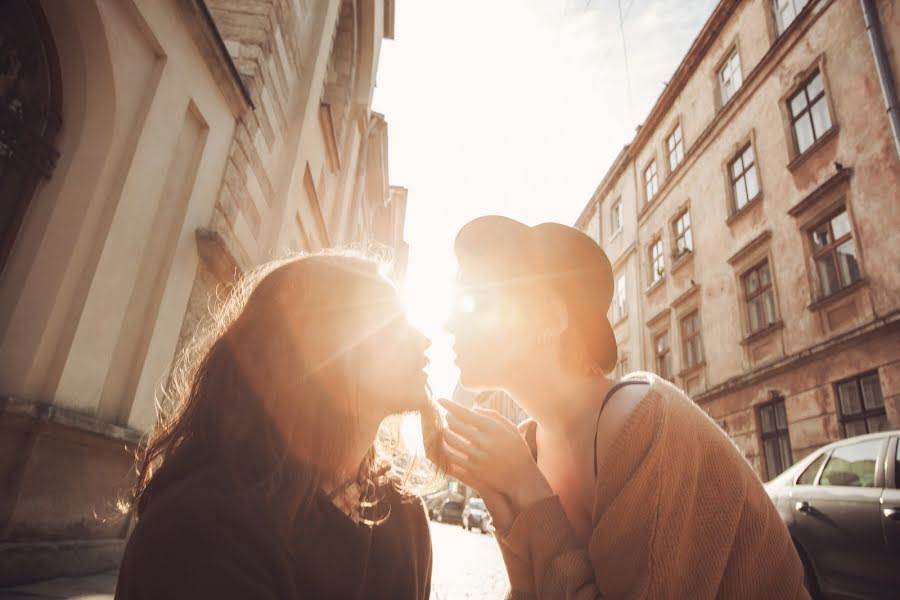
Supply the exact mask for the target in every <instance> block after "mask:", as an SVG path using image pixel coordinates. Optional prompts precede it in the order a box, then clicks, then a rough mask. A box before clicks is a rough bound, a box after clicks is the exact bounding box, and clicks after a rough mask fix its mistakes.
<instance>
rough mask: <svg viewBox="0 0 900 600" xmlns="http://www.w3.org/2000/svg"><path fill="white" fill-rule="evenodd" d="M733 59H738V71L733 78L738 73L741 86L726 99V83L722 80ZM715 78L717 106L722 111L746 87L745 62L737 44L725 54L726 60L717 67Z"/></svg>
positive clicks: (730, 47) (738, 85)
mask: <svg viewBox="0 0 900 600" xmlns="http://www.w3.org/2000/svg"><path fill="white" fill-rule="evenodd" d="M732 59H737V70H736V71H734V72H732V74H731V75H732V78H733V76H734V73H737V74H738V77H739V78H740V80H741V81H740V83H739V84H737V86H736V87H734V89H733V90H732V91H731V94H730V95H729V96H728V97H727V98H726V97H725V87H724V85H723V84H724V83H725V82H724V81H723V79H722V74H723V73H724V72H725V69H726V68H727V67H728V66H729V65H730V64H731V62H732ZM715 77H716V91H717V98H716V104H717V105H718V106H719V108H720V109H721V108H724V107H726V106H728V103H729V102H731V99H732V98H734V97H735V96H737V93H738V92H739V91H740V90H741V88H742V87H744V67H743V61H742V60H741V53H740V47H739V45H738V43H737V42H735V43H734V44H732V45H731V46H729V48H728V50H727V51H726V53H725V58H724V59H722V60H721V61H720V62H719V63H718V65H717V66H716V73H715Z"/></svg>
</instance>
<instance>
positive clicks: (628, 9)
mask: <svg viewBox="0 0 900 600" xmlns="http://www.w3.org/2000/svg"><path fill="white" fill-rule="evenodd" d="M632 6H634V0H631V2H629V3H628V6H626V7H625V11H624V12H625V15H624V16H623V17H622V20H623V21H624V20H625V19H627V18H628V14H629V13H630V12H631V7H632Z"/></svg>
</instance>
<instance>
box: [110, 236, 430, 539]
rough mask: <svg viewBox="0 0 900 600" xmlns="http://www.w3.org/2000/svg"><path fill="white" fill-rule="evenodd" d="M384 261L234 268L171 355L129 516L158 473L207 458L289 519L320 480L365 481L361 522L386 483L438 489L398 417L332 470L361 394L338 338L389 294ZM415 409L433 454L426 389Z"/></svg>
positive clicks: (410, 489)
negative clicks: (349, 469) (350, 461)
mask: <svg viewBox="0 0 900 600" xmlns="http://www.w3.org/2000/svg"><path fill="white" fill-rule="evenodd" d="M383 266H384V265H383V263H380V262H378V261H376V260H374V259H371V258H368V257H366V256H363V255H361V254H348V253H346V252H344V253H329V254H324V253H320V254H316V255H307V256H299V257H292V258H288V259H283V260H279V261H273V262H270V263H267V264H265V265H263V266H261V267H259V268H257V269H256V270H254V271H252V272H250V273H248V274H246V275H245V276H243V277H242V278H241V280H240V281H239V282H237V284H235V286H234V287H233V289H231V291H230V293H229V294H228V295H227V297H226V299H225V300H224V301H223V302H221V303H220V304H219V306H218V307H217V308H215V309H214V310H212V311H211V315H210V317H209V318H208V319H207V320H206V321H205V323H202V324H201V327H199V328H198V332H197V334H196V335H195V336H194V338H193V340H192V341H191V342H190V343H189V344H187V346H186V347H185V349H184V350H183V352H182V353H181V355H180V356H179V357H178V359H177V360H176V362H175V364H174V366H173V369H172V372H171V375H170V377H169V379H168V384H167V385H166V387H165V389H164V391H163V394H162V396H161V399H160V401H159V402H158V403H157V404H158V409H159V418H158V423H157V426H156V427H155V428H154V430H153V432H152V433H151V435H150V437H149V440H148V442H147V444H146V447H145V448H144V449H143V451H142V452H141V454H140V455H139V458H138V463H137V482H136V484H135V486H134V488H133V489H132V490H131V494H130V496H129V498H127V499H126V501H125V502H124V503H123V507H122V508H123V509H124V510H128V509H133V510H135V512H136V513H137V515H138V517H139V516H140V514H141V512H142V511H143V510H144V508H146V505H147V503H148V501H149V500H150V499H151V497H152V496H153V495H154V494H155V492H156V491H157V490H156V488H158V487H164V486H165V483H164V482H165V481H166V480H167V479H170V478H177V477H179V476H182V475H184V474H187V473H189V472H191V470H192V469H195V468H197V467H198V466H199V465H202V464H205V462H206V461H209V460H210V459H215V460H218V461H221V462H222V463H224V465H225V467H226V468H227V470H228V472H229V473H230V475H231V476H232V477H233V478H234V479H235V481H236V482H238V483H239V484H240V486H241V489H247V490H254V491H256V492H258V493H259V494H261V496H262V497H263V498H264V499H265V501H267V502H268V503H269V504H270V507H269V508H270V509H271V511H272V513H271V514H272V515H273V516H274V518H276V519H279V520H280V522H285V521H287V522H288V523H290V522H293V521H294V520H295V519H296V518H297V516H298V515H301V514H303V513H304V511H305V510H308V509H309V508H310V507H311V506H312V503H313V500H314V498H315V495H316V491H317V490H318V489H319V488H320V486H321V485H322V483H323V481H330V482H332V483H335V482H340V481H341V480H342V478H343V479H346V478H347V477H350V478H352V477H354V476H355V477H357V478H358V481H359V482H360V483H361V484H363V487H362V489H364V490H368V492H367V493H366V494H364V496H363V497H362V498H361V499H360V503H361V504H360V507H361V509H362V508H364V509H365V511H364V512H362V513H361V514H364V515H374V516H371V517H369V518H370V519H371V520H370V521H369V522H370V524H377V523H378V522H380V521H382V520H384V518H386V514H384V513H380V512H379V511H378V510H373V508H372V507H373V506H377V505H378V504H379V503H380V502H379V500H380V499H381V498H383V495H384V494H383V492H384V490H385V489H386V486H389V485H390V486H394V487H395V488H397V489H399V490H400V491H401V492H403V493H406V494H421V493H427V492H429V491H432V490H433V489H434V488H435V487H437V486H438V485H439V484H440V478H441V476H440V470H439V469H438V468H437V467H435V466H434V464H433V463H431V462H430V461H428V460H427V459H425V458H424V457H423V456H421V453H416V452H413V451H411V449H409V448H406V447H405V445H404V444H403V441H402V439H401V436H400V435H399V430H400V427H399V423H400V417H389V418H388V419H385V421H384V422H382V425H381V427H380V429H379V431H378V434H377V436H376V440H375V443H374V445H373V447H372V448H371V449H370V451H369V452H368V454H367V457H366V459H365V460H364V461H363V463H362V464H361V465H359V471H358V473H355V474H354V473H349V474H348V473H341V472H340V468H341V465H342V464H345V462H346V456H347V452H348V450H349V444H350V438H351V436H348V435H347V432H349V431H353V430H354V428H355V426H356V423H357V419H358V418H359V406H360V402H362V401H364V399H361V398H359V389H358V386H357V383H358V373H359V366H358V364H357V363H358V356H356V355H355V354H354V353H353V352H352V351H348V348H347V342H346V340H347V339H348V338H351V337H352V332H353V331H354V328H355V327H358V320H357V319H356V318H355V317H358V314H359V311H360V310H361V309H363V308H364V307H365V306H367V305H371V302H372V301H379V300H382V301H383V300H386V301H392V300H393V301H396V300H395V296H396V291H395V290H394V289H393V287H392V285H391V284H390V283H389V281H388V279H387V278H386V277H384V276H383V275H382V274H381V273H382V271H383V269H382V267H383ZM389 296H390V297H389ZM419 414H420V416H421V423H422V431H423V437H424V440H425V446H426V447H427V448H428V449H429V454H430V455H431V456H436V455H437V454H436V453H432V451H433V450H434V446H436V445H438V444H439V437H440V435H439V434H440V428H441V420H440V416H439V413H438V411H437V409H436V407H435V406H434V404H433V403H432V402H431V400H430V399H428V398H427V396H423V403H422V406H421V407H420V408H419ZM161 482H162V483H161ZM373 492H374V497H373ZM381 504H384V503H381ZM378 515H380V516H378Z"/></svg>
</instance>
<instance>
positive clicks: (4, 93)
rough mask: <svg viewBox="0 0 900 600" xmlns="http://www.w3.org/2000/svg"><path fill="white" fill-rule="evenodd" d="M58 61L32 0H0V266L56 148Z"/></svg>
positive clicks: (49, 170) (50, 166) (48, 171)
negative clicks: (54, 143) (1, 0)
mask: <svg viewBox="0 0 900 600" xmlns="http://www.w3.org/2000/svg"><path fill="white" fill-rule="evenodd" d="M60 107H61V89H60V74H59V63H58V60H57V56H56V48H55V46H54V44H53V39H52V37H51V36H50V29H49V27H48V25H47V21H46V19H45V18H44V14H43V11H41V8H40V5H39V3H38V2H37V0H3V2H0V271H2V270H3V267H4V266H5V265H6V260H7V258H8V256H9V252H10V250H11V248H12V245H13V242H14V241H15V238H16V234H17V233H18V231H19V227H20V226H21V224H22V220H23V218H24V216H25V213H26V212H27V210H28V204H29V203H30V201H31V197H32V196H33V195H34V191H35V189H36V188H37V185H38V184H39V183H40V181H41V180H42V179H49V177H50V175H51V173H52V172H53V167H54V165H55V164H56V158H57V156H58V155H59V152H58V151H57V150H56V147H55V146H54V145H53V142H54V140H55V138H56V134H57V132H58V131H59V127H60Z"/></svg>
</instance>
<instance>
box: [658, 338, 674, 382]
mask: <svg viewBox="0 0 900 600" xmlns="http://www.w3.org/2000/svg"><path fill="white" fill-rule="evenodd" d="M662 338H665V342H666V345H665V351H664V352H660V351H659V340H660V339H662ZM660 359H662V360H663V361H665V365H666V370H667V373H668V376H666V375H665V374H663V373H662V369H660ZM653 366H654V367H655V368H656V374H657V375H659V376H660V377H662V378H663V379H665V380H666V381H673V380H674V378H675V365H674V364H673V359H672V339H671V337H670V336H669V330H668V328H666V329H662V330H660V331H658V332H656V333H655V334H654V335H653Z"/></svg>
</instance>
